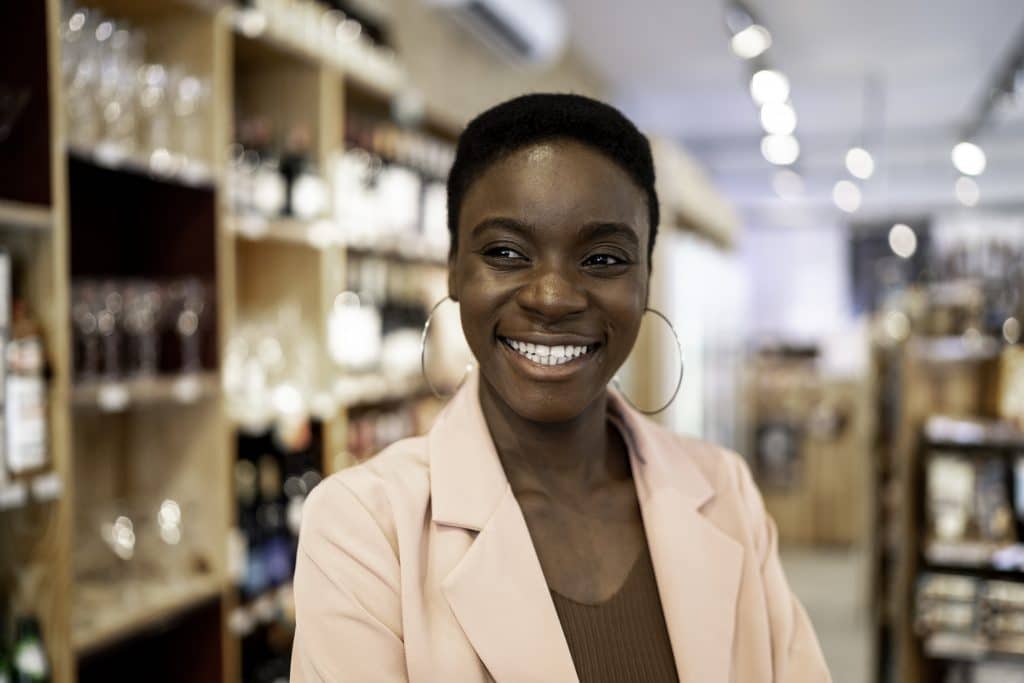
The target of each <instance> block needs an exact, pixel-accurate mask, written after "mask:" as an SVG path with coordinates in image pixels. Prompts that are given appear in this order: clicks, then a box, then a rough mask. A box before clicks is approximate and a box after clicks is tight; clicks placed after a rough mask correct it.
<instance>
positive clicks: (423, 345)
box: [420, 296, 473, 401]
mask: <svg viewBox="0 0 1024 683" xmlns="http://www.w3.org/2000/svg"><path fill="white" fill-rule="evenodd" d="M449 300H452V298H451V297H450V296H445V297H444V298H443V299H441V300H440V301H438V302H437V303H436V304H434V305H433V306H432V307H431V309H430V313H428V314H427V320H426V322H424V323H423V332H422V333H421V334H420V373H421V374H422V375H423V381H424V382H425V383H426V385H427V388H428V389H430V393H432V394H433V395H434V396H435V397H436V398H438V399H440V400H442V401H445V400H447V399H449V398H451V397H452V396H454V395H455V392H457V391H458V390H459V388H461V387H462V385H463V384H465V382H466V377H468V376H469V373H470V372H472V370H473V364H472V363H470V364H468V365H466V372H465V374H463V375H462V380H461V381H460V382H459V386H457V387H455V391H453V392H451V393H449V394H442V393H441V392H440V391H438V390H437V387H435V386H434V383H433V382H431V381H430V376H429V375H428V374H427V335H428V334H430V323H431V321H432V320H433V319H434V313H436V312H437V309H439V308H440V307H441V304H443V303H444V302H445V301H449Z"/></svg>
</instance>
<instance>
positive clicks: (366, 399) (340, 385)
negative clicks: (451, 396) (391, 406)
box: [334, 375, 429, 408]
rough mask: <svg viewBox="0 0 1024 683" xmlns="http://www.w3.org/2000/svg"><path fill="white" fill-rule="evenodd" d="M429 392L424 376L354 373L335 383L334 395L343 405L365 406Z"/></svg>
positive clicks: (391, 401) (350, 406)
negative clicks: (401, 376) (397, 376)
mask: <svg viewBox="0 0 1024 683" xmlns="http://www.w3.org/2000/svg"><path fill="white" fill-rule="evenodd" d="M427 392H429V389H428V388H427V386H426V384H424V383H423V380H422V378H420V377H419V376H415V377H403V378H391V377H386V376H384V375H362V376H360V375H353V376H347V377H342V378H341V379H339V380H338V381H337V382H335V384H334V396H335V398H336V399H338V402H339V403H340V405H341V406H342V407H345V408H353V407H364V406H369V405H375V404H382V403H394V402H396V401H402V400H405V399H407V398H414V397H417V396H422V395H424V394H425V393H427Z"/></svg>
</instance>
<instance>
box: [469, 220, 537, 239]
mask: <svg viewBox="0 0 1024 683" xmlns="http://www.w3.org/2000/svg"><path fill="white" fill-rule="evenodd" d="M490 229H495V230H511V231H513V232H518V233H521V234H523V235H527V236H529V235H532V234H533V233H534V232H536V231H535V229H534V227H533V226H532V225H530V224H529V223H523V222H522V221H517V220H516V219H514V218H508V217H505V216H491V217H488V218H485V219H483V220H482V221H480V222H479V223H477V224H476V225H474V226H473V229H472V230H471V231H470V236H471V237H476V236H477V235H478V234H480V233H481V232H483V231H485V230H490Z"/></svg>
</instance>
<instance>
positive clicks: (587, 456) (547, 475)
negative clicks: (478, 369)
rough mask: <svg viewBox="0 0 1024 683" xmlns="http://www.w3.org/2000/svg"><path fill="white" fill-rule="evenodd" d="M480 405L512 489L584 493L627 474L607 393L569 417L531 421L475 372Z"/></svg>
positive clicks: (519, 491)
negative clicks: (568, 418)
mask: <svg viewBox="0 0 1024 683" xmlns="http://www.w3.org/2000/svg"><path fill="white" fill-rule="evenodd" d="M479 395H480V407H481V409H482V411H483V415H484V420H485V421H486V422H487V427H488V429H489V430H490V433H491V439H492V440H493V441H494V446H495V448H496V450H497V451H498V457H499V459H500V460H501V464H502V467H503V468H504V469H505V475H506V476H507V477H508V480H509V483H510V484H511V486H512V490H513V491H514V492H515V493H516V494H517V495H518V494H520V493H522V492H543V493H547V494H549V495H553V494H566V495H573V494H577V495H585V494H586V493H588V492H590V491H594V490H595V489H599V488H601V487H602V486H605V485H607V484H608V483H610V482H613V481H622V480H624V479H629V478H630V476H631V471H630V467H629V462H628V460H627V455H626V448H625V444H624V443H622V439H621V437H620V436H619V434H618V431H617V430H616V429H615V428H614V427H612V426H611V424H609V422H608V413H607V410H608V398H607V393H604V394H602V395H601V396H600V397H599V398H597V399H596V400H595V401H594V402H593V403H591V404H590V405H589V406H587V408H586V410H584V411H583V413H582V414H580V415H579V416H577V417H576V418H574V419H572V420H570V421H568V422H553V423H552V422H535V421H533V420H527V419H525V418H523V417H522V416H520V415H519V414H517V413H516V412H515V411H513V410H512V409H511V408H510V407H509V406H508V404H507V403H505V402H504V401H503V400H502V399H501V397H500V396H498V394H497V393H496V392H495V391H494V389H493V388H492V387H491V386H490V384H489V383H488V382H487V380H486V379H484V377H483V376H481V377H480V388H479Z"/></svg>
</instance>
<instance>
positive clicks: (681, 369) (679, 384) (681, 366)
mask: <svg viewBox="0 0 1024 683" xmlns="http://www.w3.org/2000/svg"><path fill="white" fill-rule="evenodd" d="M644 313H653V314H654V315H656V316H658V317H659V318H661V319H662V320H663V321H665V324H666V325H668V329H669V331H671V332H672V337H673V338H674V339H675V340H676V351H677V352H678V353H679V379H677V380H676V388H675V391H673V392H672V396H670V397H669V399H668V402H667V403H666V404H665V405H663V406H661V407H660V408H658V409H657V410H644V409H643V408H641V407H640V406H638V405H637V404H635V403H633V401H632V400H630V398H629V396H626V392H625V391H623V390H622V386H621V385H620V384H619V378H618V375H616V376H615V377H613V378H612V384H613V385H615V388H616V389H618V391H619V394H620V395H621V396H622V398H623V399H624V400H625V401H626V403H628V404H629V405H630V406H632V408H633V409H634V410H636V411H638V412H641V413H643V414H644V415H657V414H658V413H660V412H662V411H663V410H665V409H666V408H668V407H669V406H670V405H672V403H673V402H674V401H675V400H676V396H678V395H679V389H680V388H682V386H683V376H684V375H685V374H686V366H685V364H684V362H683V344H682V342H680V341H679V335H678V334H677V333H676V328H675V325H673V324H672V321H671V320H669V319H668V318H667V317H666V316H665V314H664V313H662V312H661V311H659V310H657V309H655V308H650V307H647V308H645V309H644Z"/></svg>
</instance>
